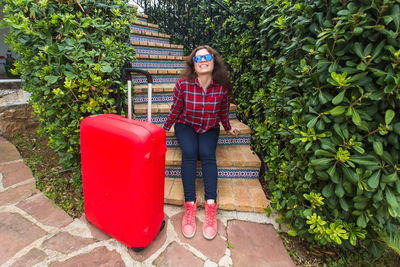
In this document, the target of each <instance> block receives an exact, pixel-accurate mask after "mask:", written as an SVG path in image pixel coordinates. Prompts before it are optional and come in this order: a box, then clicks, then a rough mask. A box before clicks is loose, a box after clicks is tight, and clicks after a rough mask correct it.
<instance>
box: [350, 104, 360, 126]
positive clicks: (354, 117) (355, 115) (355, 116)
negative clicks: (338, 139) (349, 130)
mask: <svg viewBox="0 0 400 267" xmlns="http://www.w3.org/2000/svg"><path fill="white" fill-rule="evenodd" d="M351 109H352V115H351V119H352V121H353V122H354V124H355V125H357V126H361V117H360V115H359V114H358V112H357V111H356V110H355V109H354V108H351Z"/></svg>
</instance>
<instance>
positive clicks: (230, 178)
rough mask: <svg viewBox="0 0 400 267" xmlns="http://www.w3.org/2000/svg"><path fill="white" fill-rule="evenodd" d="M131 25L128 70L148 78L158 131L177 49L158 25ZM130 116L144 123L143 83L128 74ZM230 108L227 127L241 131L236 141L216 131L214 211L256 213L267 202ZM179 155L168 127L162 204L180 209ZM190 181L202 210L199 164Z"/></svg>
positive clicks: (178, 60) (141, 20)
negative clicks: (144, 73)
mask: <svg viewBox="0 0 400 267" xmlns="http://www.w3.org/2000/svg"><path fill="white" fill-rule="evenodd" d="M136 17H137V20H136V22H135V23H134V24H133V25H131V36H130V42H131V45H132V46H133V47H134V48H135V51H136V61H134V62H133V63H132V67H133V68H139V69H144V70H147V71H148V72H150V73H151V74H152V76H153V96H152V122H153V123H155V124H158V125H160V126H162V125H163V123H164V122H165V120H166V118H167V116H168V113H169V111H170V108H171V105H172V99H173V89H174V85H175V83H176V81H177V79H178V78H179V73H180V72H181V70H182V68H183V66H184V55H183V46H182V45H174V44H170V43H169V38H170V36H169V35H166V34H162V33H159V31H158V25H156V24H151V23H148V22H147V18H148V17H147V15H145V14H136ZM133 84H134V92H135V97H134V100H133V101H134V113H135V115H136V119H138V120H143V121H145V120H146V119H147V115H146V112H147V108H146V103H147V81H146V78H145V77H144V76H140V75H137V74H133ZM235 110H236V106H235V105H233V104H231V106H230V113H229V114H230V122H231V125H232V127H237V128H239V129H240V130H241V134H240V135H239V137H238V138H235V137H234V136H232V135H229V134H228V133H227V132H225V130H224V128H223V127H222V126H221V131H220V137H219V141H218V146H217V165H218V200H217V201H218V206H219V208H220V209H224V210H232V211H248V212H256V213H262V212H264V209H265V208H266V207H267V206H268V201H267V199H266V197H265V194H264V192H263V190H262V187H261V184H260V182H259V180H258V177H259V170H260V166H261V161H260V159H259V158H258V157H257V155H256V154H254V153H253V152H252V151H251V150H250V134H251V131H250V128H249V127H248V126H247V125H245V124H243V123H241V122H240V121H238V120H237V119H236V114H235ZM180 166H181V151H180V148H179V145H178V142H177V139H176V138H175V134H174V127H172V128H171V130H170V131H169V132H167V154H166V166H165V193H164V203H167V204H174V205H182V204H183V199H184V198H183V186H182V181H181V178H180V175H181V174H180ZM197 175H198V179H197V181H196V184H197V186H196V190H197V193H196V194H197V201H198V203H199V205H204V187H203V180H202V179H201V163H200V162H198V169H197Z"/></svg>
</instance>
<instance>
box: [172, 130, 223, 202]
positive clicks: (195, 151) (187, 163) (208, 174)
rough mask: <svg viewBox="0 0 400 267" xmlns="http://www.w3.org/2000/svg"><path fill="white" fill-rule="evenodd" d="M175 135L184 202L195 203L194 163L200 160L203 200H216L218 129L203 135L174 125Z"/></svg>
mask: <svg viewBox="0 0 400 267" xmlns="http://www.w3.org/2000/svg"><path fill="white" fill-rule="evenodd" d="M175 135H176V137H177V139H178V141H179V146H180V147H181V150H182V165H181V173H182V183H183V191H184V193H185V201H196V163H197V159H198V158H200V161H201V168H202V172H203V181H204V192H205V200H208V199H214V200H216V199H217V180H218V179H217V178H218V177H217V162H216V156H215V151H216V149H217V143H218V137H219V128H213V129H211V130H209V131H207V132H205V133H203V134H199V133H197V132H196V131H195V130H194V129H193V128H192V127H191V126H189V125H186V124H183V123H175Z"/></svg>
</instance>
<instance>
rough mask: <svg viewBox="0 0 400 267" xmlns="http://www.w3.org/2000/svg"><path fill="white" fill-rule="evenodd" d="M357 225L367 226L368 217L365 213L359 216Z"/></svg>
mask: <svg viewBox="0 0 400 267" xmlns="http://www.w3.org/2000/svg"><path fill="white" fill-rule="evenodd" d="M357 226H358V227H361V228H365V227H367V217H366V216H365V215H364V213H363V214H361V215H360V216H358V218H357Z"/></svg>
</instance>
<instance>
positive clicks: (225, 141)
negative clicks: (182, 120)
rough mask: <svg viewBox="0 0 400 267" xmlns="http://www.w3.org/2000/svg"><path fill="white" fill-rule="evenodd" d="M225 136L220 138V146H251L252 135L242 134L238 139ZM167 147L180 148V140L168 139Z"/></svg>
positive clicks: (172, 137) (173, 137)
mask: <svg viewBox="0 0 400 267" xmlns="http://www.w3.org/2000/svg"><path fill="white" fill-rule="evenodd" d="M224 133H225V135H222V134H221V135H220V137H219V138H218V145H220V146H228V145H229V146H235V145H250V144H251V137H250V135H243V134H241V135H240V136H238V137H237V138H235V137H234V136H233V135H230V134H228V133H226V132H224ZM166 143H167V147H179V142H178V139H176V137H175V136H171V137H168V138H167V140H166Z"/></svg>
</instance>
